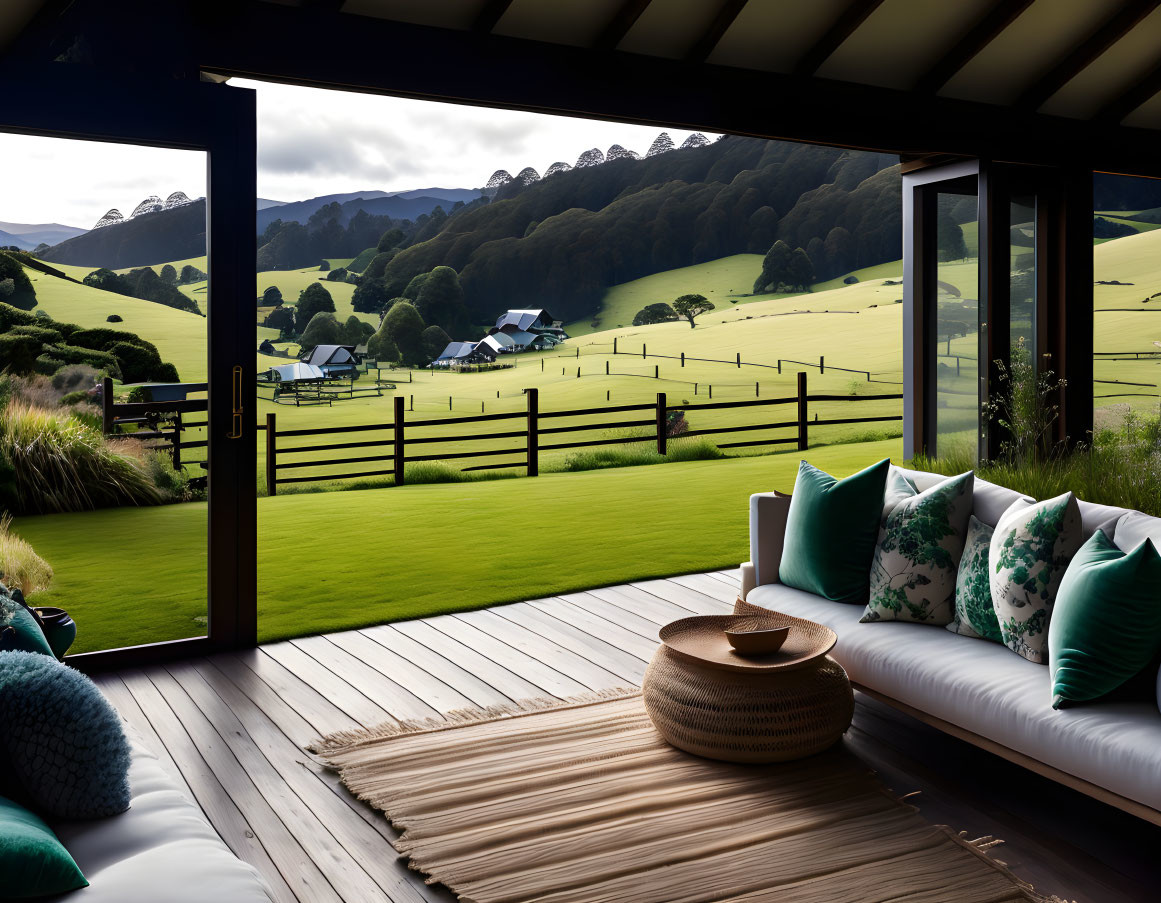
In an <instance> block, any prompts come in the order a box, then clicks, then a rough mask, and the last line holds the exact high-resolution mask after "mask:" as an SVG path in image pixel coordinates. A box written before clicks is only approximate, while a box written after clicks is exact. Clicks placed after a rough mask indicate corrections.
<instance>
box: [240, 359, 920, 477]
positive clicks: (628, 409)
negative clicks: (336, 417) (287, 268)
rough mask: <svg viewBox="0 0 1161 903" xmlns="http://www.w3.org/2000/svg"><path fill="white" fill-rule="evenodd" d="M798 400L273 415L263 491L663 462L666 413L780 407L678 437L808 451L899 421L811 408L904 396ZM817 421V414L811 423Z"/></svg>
mask: <svg viewBox="0 0 1161 903" xmlns="http://www.w3.org/2000/svg"><path fill="white" fill-rule="evenodd" d="M797 388H798V392H797V394H795V395H791V396H784V397H780V398H762V399H748V400H745V401H719V402H710V403H705V404H692V405H686V404H683V405H673V406H671V405H670V404H669V402H668V399H667V397H666V394H665V393H664V392H659V393H658V394H657V400H656V402H654V403H643V404H623V405H609V406H607V407H603V408H602V407H597V408H575V409H571V410H564V411H541V410H540V397H539V392H538V390H537V389H532V388H530V389H525V390H524V396H525V399H526V407H525V410H523V411H513V412H508V413H502V414H480V415H476V416H470V417H448V418H446V419H442V420H433V419H428V420H409V419H408V418H407V410H406V408H407V400H406V399H405V398H404V397H403V396H401V395H397V396H395V403H394V418H393V420H392V422H391V423H381V424H362V425H359V426H349V427H341V426H339V427H320V428H318V429H292V430H279V429H278V421H277V417H276V415H275V413H274V412H270V413H268V414H267V415H266V422H265V423H264V424H259V425H258V427H257V428H258V430H259V431H262V432H265V434H266V487H267V492H268V493H269V494H270V495H276V494H277V492H278V487H279V486H281V485H285V484H292V483H309V482H330V481H334V480H351V479H364V478H369V477H392V478H393V479H394V484H395V485H396V486H402V485H403V484H404V483H405V482H406V474H405V470H406V464H407V463H409V462H424V461H449V460H461V459H469V458H493V457H501V456H507V457H510V458H515V459H516V460H510V461H504V462H500V463H484V464H472V465H469V466H467V467H464V468H463V469H464V470H466V471H476V470H490V469H500V468H511V467H523V468H525V469H526V472H527V474H528V476H537V475H538V474H539V472H540V454H541V452H546V451H560V450H565V449H574V448H594V447H597V446H608V445H622V444H628V443H634V442H654V443H656V447H657V452H658V453H659V454H662V455H664V454H667V451H668V442H669V439H670V436H669V413H670V411H675V410H676V411H707V410H713V411H722V410H726V409H730V408H752V407H762V406H766V407H777V406H782V405H794V406H795V417H794V419H793V420H791V419H785V418H783V419H779V420H777V421H773V422H769V423H746V424H735V425H732V426H731V425H728V426H713V427H703V428H700V429H691V430H687V431H685V432H683V433H681V435H682V436H709V435H721V434H727V433H743V432H751V431H772V430H784V429H791V428H792V429H793V430H794V433H793V435H790V436H771V437H764V438H761V439H754V440H745V441H737V442H726V443H720V444H719V446H718V447H719V448H745V447H754V446H760V445H797V447H798V448H799V449H800V450H805V449H806V448H808V447H809V429H810V427H811V426H812V425H814V426H830V425H837V424H853V423H882V422H886V421H895V420H902V419H903V418H902V416H901V415H891V416H886V417H843V418H831V419H826V420H814V421H811V420H810V418H809V410H810V404H811V403H812V402H813V403H826V402H835V401H842V402H865V401H897V400H900V399H902V397H903V396H902V395H901V394H890V395H810V394H808V391H807V377H806V373H805V372H799V373H798V386H797ZM644 411H649V412H651V414H652V416H650V417H648V418H635V419H631V420H617V419H610V416H611V415H613V414H633V413H641V412H644ZM815 416H816V417H817V414H816V415H815ZM562 417H572V418H577V419H579V420H582V421H583V422H579V423H573V424H569V425H565V426H550V427H541V426H540V421H541V420H543V419H555V418H562ZM587 418H599V419H598V420H597V422H589V420H588V419H587ZM503 420H523V421H524V423H523V425H522V428H521V429H511V428H508V429H499V430H497V431H486V430H485V431H480V432H472V431H470V430H467V431H464V432H462V433H457V434H456V435H452V436H431V435H418V436H415V435H412V431H413V430H423V429H425V428H429V427H446V426H449V425H451V426H459V425H465V424H476V423H496V422H497V421H503ZM625 427H631V428H640V427H652V428H653V429H652V430H651V431H650V433H649V434H648V435H643V436H614V437H602V438H600V439H578V440H575V441H564V442H555V441H554V442H550V443H549V444H541V441H540V440H541V437H542V436H563V434H567V433H578V432H591V431H593V430H600V429H619V428H625ZM372 430H374V431H379V432H382V433H383V434H384V435H383V437H382V438H380V439H376V440H358V441H354V442H324V443H321V444H316V445H287V444H285V443H281V444H280V441H279V440H284V439H290V438H302V437H308V436H334V435H337V434H340V433H344V432H347V433H365V432H368V431H372ZM514 439H515V440H519V439H523V440H524V442H523V443H522V444H521V446H519V447H516V448H511V447H509V448H481V449H473V450H467V451H447V452H438V453H437V452H433V451H430V449H432V446H433V445H436V444H439V443H465V442H466V443H475V442H482V441H503V440H514ZM409 446H410V447H416V446H418V447H419V449H422V450H423V453H420V454H409V453H408V448H409ZM372 448H378V449H380V450H381V452H382V453H381V454H366V455H356V456H339V457H335V456H333V455H327V456H326V457H323V458H318V457H313V456H316V455H318V454H319V453H321V452H335V451H347V450H350V449H372ZM306 454H310V455H312V457H311V458H309V459H302V458H300V457H298V456H300V455H306ZM388 463H389V464H390V467H389V468H388V467H382V468H380V469H374V470H365V471H359V472H357V473H337V474H324V475H312V476H294V475H286V474H287V472H288V471H298V470H301V469H302V468H306V467H330V466H336V465H350V464H384V465H385V464H388Z"/></svg>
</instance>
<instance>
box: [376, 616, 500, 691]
mask: <svg viewBox="0 0 1161 903" xmlns="http://www.w3.org/2000/svg"><path fill="white" fill-rule="evenodd" d="M362 633H363V634H364V635H365V636H368V637H370V638H371V639H372V640H374V641H375V642H376V643H379V644H380V645H381V646H384V647H386V648H387V649H390V650H391V651H392V652H394V653H395V654H396V655H398V656H399V657H400V658H404V659H406V660H407V661H409V662H411V664H413V665H415V666H416V667H417V668H421V669H423V670H424V671H426V672H427V673H428V674H430V675H431V676H432V677H434V678H437V679H439V680H442V681H443V682H444V683H446V684H447V685H448V686H449V687H451V688H452V689H454V690H455V691H456V692H457V693H459V694H460V695H461V696H463V697H465V698H467V699H470V700H471V702H472V704H473V705H476V706H479V707H481V708H487V707H488V706H493V705H505V704H507V703H511V702H515V700H513V699H509V698H508V697H507V696H505V695H504V694H503V693H501V692H500V691H499V690H497V689H496V688H495V687H493V686H492V685H491V684H489V683H486V682H485V681H483V680H480V678H479V677H477V676H476V675H475V674H473V673H472V672H470V671H468V670H467V669H466V668H461V667H460V665H459V664H458V663H457V662H454V661H452V660H451V659H449V658H446V657H445V656H443V655H440V654H439V653H438V652H436V651H435V650H434V649H430V648H428V647H427V646H425V645H424V644H423V643H418V642H416V641H415V640H413V639H412V638H411V637H409V636H408V635H407V634H405V633H403V631H401V630H399V629H398V628H397V627H396V625H394V624H380V625H379V626H377V627H368V628H366V629H364V630H363V631H362ZM409 689H410V690H411V691H412V692H413V693H415V694H416V695H417V696H419V697H420V698H421V699H423V700H424V701H425V702H426V703H427V704H428V705H431V706H434V705H435V703H434V701H433V700H431V699H429V698H427V697H426V696H424V695H423V694H422V693H421V692H419V690H418V689H417V688H416V687H414V686H409ZM435 707H437V708H438V706H435Z"/></svg>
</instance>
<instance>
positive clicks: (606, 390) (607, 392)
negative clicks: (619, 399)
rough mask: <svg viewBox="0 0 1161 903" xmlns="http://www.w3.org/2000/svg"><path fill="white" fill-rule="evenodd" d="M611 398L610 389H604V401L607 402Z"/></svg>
mask: <svg viewBox="0 0 1161 903" xmlns="http://www.w3.org/2000/svg"><path fill="white" fill-rule="evenodd" d="M612 396H613V391H612V389H605V401H609V400H610V399H611V398H612Z"/></svg>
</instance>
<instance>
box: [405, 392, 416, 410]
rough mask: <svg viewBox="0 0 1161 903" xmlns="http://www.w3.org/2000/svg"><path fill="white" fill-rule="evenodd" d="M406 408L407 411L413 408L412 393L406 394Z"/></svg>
mask: <svg viewBox="0 0 1161 903" xmlns="http://www.w3.org/2000/svg"><path fill="white" fill-rule="evenodd" d="M407 409H408V410H409V411H414V410H415V396H414V395H408V396H407Z"/></svg>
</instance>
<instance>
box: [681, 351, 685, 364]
mask: <svg viewBox="0 0 1161 903" xmlns="http://www.w3.org/2000/svg"><path fill="white" fill-rule="evenodd" d="M681 366H683V367H684V366H685V352H684V351H683V352H681Z"/></svg>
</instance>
